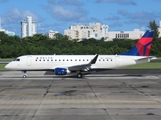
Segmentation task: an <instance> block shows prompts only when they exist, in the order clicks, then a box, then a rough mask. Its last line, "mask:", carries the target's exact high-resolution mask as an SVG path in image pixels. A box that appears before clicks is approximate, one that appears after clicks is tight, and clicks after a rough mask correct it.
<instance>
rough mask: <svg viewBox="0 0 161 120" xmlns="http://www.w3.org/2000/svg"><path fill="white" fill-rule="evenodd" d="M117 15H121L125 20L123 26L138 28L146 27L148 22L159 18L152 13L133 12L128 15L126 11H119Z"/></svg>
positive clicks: (156, 14)
mask: <svg viewBox="0 0 161 120" xmlns="http://www.w3.org/2000/svg"><path fill="white" fill-rule="evenodd" d="M117 13H118V15H121V16H122V17H123V18H125V19H126V20H125V21H124V22H125V24H133V23H135V24H138V25H139V26H148V24H149V22H150V21H151V20H153V19H157V18H159V17H160V16H158V14H159V13H153V12H145V11H142V12H133V13H130V12H128V11H126V10H119V11H118V12H117Z"/></svg>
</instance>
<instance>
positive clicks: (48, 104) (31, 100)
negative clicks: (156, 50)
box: [0, 71, 161, 120]
mask: <svg viewBox="0 0 161 120" xmlns="http://www.w3.org/2000/svg"><path fill="white" fill-rule="evenodd" d="M28 74H29V77H28V78H25V79H24V78H22V74H21V72H14V71H4V72H0V120H160V119H161V75H160V74H155V75H153V74H151V75H150V74H148V75H127V74H111V75H108V74H91V75H87V76H85V77H84V78H81V79H80V78H74V77H57V76H44V75H43V72H29V73H28Z"/></svg>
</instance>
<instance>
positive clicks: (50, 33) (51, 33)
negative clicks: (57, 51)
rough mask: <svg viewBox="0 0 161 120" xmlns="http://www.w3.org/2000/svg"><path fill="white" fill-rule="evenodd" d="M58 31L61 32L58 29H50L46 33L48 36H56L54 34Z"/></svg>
mask: <svg viewBox="0 0 161 120" xmlns="http://www.w3.org/2000/svg"><path fill="white" fill-rule="evenodd" d="M56 33H59V32H58V31H53V30H49V31H48V32H47V33H46V36H48V37H49V38H54V35H55V34H56Z"/></svg>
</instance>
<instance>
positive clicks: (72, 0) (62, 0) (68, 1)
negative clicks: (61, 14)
mask: <svg viewBox="0 0 161 120" xmlns="http://www.w3.org/2000/svg"><path fill="white" fill-rule="evenodd" d="M47 2H48V3H49V4H50V5H51V4H52V5H71V6H82V5H83V4H84V3H83V2H79V1H78V0H59V1H56V0H48V1H47Z"/></svg>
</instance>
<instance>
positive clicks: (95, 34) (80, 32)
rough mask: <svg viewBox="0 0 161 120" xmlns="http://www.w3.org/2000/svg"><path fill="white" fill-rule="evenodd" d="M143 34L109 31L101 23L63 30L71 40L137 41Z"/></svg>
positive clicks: (80, 25)
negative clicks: (116, 39)
mask: <svg viewBox="0 0 161 120" xmlns="http://www.w3.org/2000/svg"><path fill="white" fill-rule="evenodd" d="M143 34H144V31H140V30H139V29H134V31H109V27H108V25H103V24H101V23H90V24H89V26H85V25H82V24H77V25H75V26H70V28H69V29H67V30H64V35H67V36H69V38H71V39H79V40H82V39H89V38H95V39H98V40H99V39H101V38H104V40H105V41H111V40H113V39H115V38H119V39H139V38H140V37H141V36H142V35H143Z"/></svg>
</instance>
